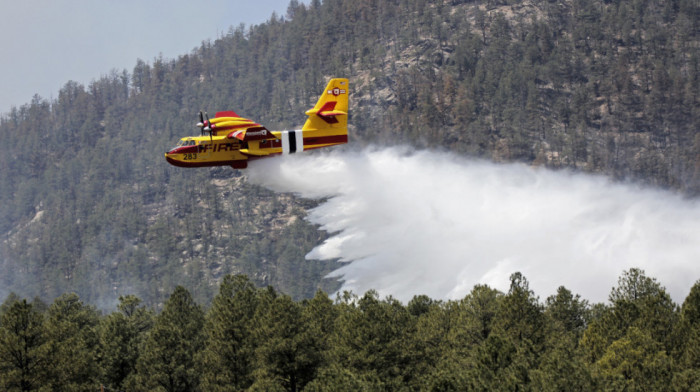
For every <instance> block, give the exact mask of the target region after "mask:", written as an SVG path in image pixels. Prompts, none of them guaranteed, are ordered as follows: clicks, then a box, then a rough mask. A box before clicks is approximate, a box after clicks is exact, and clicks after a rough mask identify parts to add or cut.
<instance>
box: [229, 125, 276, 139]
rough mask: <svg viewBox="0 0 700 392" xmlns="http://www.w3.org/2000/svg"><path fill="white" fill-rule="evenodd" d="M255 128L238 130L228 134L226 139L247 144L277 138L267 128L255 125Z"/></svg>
mask: <svg viewBox="0 0 700 392" xmlns="http://www.w3.org/2000/svg"><path fill="white" fill-rule="evenodd" d="M256 125H257V126H252V127H249V128H246V129H239V130H236V131H233V132H231V133H229V134H228V135H227V136H226V137H228V138H229V139H233V138H236V139H238V140H241V141H244V142H249V141H253V140H266V139H277V136H275V135H273V134H272V132H270V131H269V130H268V129H267V128H265V127H263V126H261V125H260V124H256Z"/></svg>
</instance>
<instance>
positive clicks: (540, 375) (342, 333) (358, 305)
mask: <svg viewBox="0 0 700 392" xmlns="http://www.w3.org/2000/svg"><path fill="white" fill-rule="evenodd" d="M698 293H700V283H698V284H696V285H695V286H694V287H693V288H692V290H691V292H690V294H689V295H688V297H687V298H686V300H685V302H684V303H683V306H682V307H678V306H675V305H674V304H673V303H672V302H671V303H670V307H668V308H667V307H666V304H665V302H664V301H665V298H666V296H667V294H666V293H665V291H664V290H663V288H662V287H661V286H660V284H659V283H657V282H656V281H655V280H654V279H653V278H649V277H647V276H645V275H644V273H643V271H641V270H637V269H631V270H628V271H625V272H624V273H623V274H622V276H621V277H620V279H619V281H618V286H617V287H615V288H613V290H612V291H611V295H610V303H609V304H606V305H605V307H603V308H601V307H600V306H598V305H596V306H589V305H588V302H587V301H585V300H582V299H581V298H580V297H579V296H578V295H575V294H573V293H571V292H570V291H569V290H567V289H566V288H564V287H560V288H559V289H558V290H557V292H556V294H553V295H552V296H550V297H548V298H547V300H546V301H545V303H544V304H542V303H540V302H539V300H538V298H537V297H536V296H534V294H533V293H532V291H531V290H530V289H529V284H528V281H527V279H526V278H525V277H524V276H523V275H522V274H520V273H515V274H513V275H512V276H511V287H510V289H509V290H508V293H506V294H503V293H500V292H499V291H497V290H494V289H491V288H489V287H488V286H485V285H477V286H475V287H474V289H473V290H472V291H471V292H470V293H469V294H468V295H467V296H465V297H464V298H463V299H461V300H453V301H436V300H433V299H431V298H429V297H427V296H416V297H414V298H413V299H412V300H411V301H409V302H408V303H407V304H405V305H404V304H402V303H401V302H399V301H397V300H395V299H393V298H391V297H387V298H384V299H380V298H379V296H378V294H377V293H376V292H374V291H369V292H367V293H365V294H364V295H363V296H361V297H357V296H355V295H354V294H352V293H347V292H346V293H344V294H342V295H339V296H338V298H337V299H336V301H335V302H334V301H332V300H331V299H330V298H328V296H327V295H326V294H325V293H323V292H321V291H319V292H317V293H316V295H315V296H314V297H313V298H311V299H306V300H303V301H294V300H292V299H291V297H289V296H288V295H284V294H280V293H278V292H277V291H275V290H274V289H273V288H272V287H267V288H256V287H255V285H254V284H253V283H252V281H251V280H250V279H248V278H247V277H246V276H244V275H227V276H225V277H224V278H223V282H222V284H221V286H220V288H219V293H218V294H217V295H216V296H215V297H214V300H213V302H212V306H211V307H210V308H209V309H208V310H206V311H204V310H203V309H202V308H201V307H200V306H199V305H198V304H196V303H195V302H194V301H193V298H192V296H191V295H190V293H189V292H188V291H187V290H186V289H184V288H182V287H176V288H175V290H174V291H173V292H172V294H171V295H170V296H169V298H168V300H167V302H166V303H165V306H164V308H163V310H162V311H161V312H160V313H159V314H157V315H154V314H153V312H152V311H151V310H149V309H147V308H145V307H143V306H142V305H141V300H140V299H139V298H137V297H134V296H126V297H121V298H120V303H119V304H118V305H117V309H116V311H115V312H113V313H110V314H107V315H106V316H101V315H99V314H98V313H96V312H95V311H94V309H93V308H92V307H90V306H86V305H84V304H82V302H81V301H80V300H79V298H78V297H77V296H76V295H75V294H66V295H63V296H61V297H59V298H58V299H56V300H55V301H54V302H53V303H52V304H51V305H50V306H49V307H48V309H46V310H41V309H43V307H42V306H40V305H39V304H35V303H28V302H27V301H26V300H24V299H21V298H20V297H18V296H17V295H14V294H11V295H10V296H8V298H7V299H6V301H5V302H4V303H3V304H2V306H0V313H1V314H0V383H1V384H0V386H2V388H3V390H8V391H15V390H17V391H33V390H52V391H53V390H57V391H60V390H71V391H73V390H76V391H80V390H85V391H88V390H96V389H99V387H100V386H104V387H105V388H106V390H129V391H132V390H133V391H145V390H158V391H199V390H202V391H240V390H251V391H263V390H264V391H302V390H305V391H307V390H308V391H350V390H353V391H354V390H366V391H386V390H401V391H404V390H410V391H413V390H416V391H417V390H431V391H452V390H466V391H477V390H478V391H482V390H489V391H490V390H499V391H500V390H504V391H506V390H507V391H513V390H538V391H539V390H541V391H561V390H570V391H590V390H630V391H667V390H675V391H696V390H698V386H699V385H700V384H699V381H700V373H698V370H697V369H698V361H699V359H698V358H700V355H698V353H700V350H699V349H698V347H700V344H698V343H699V342H700V339H699V338H698V337H699V336H700V333H698V331H699V330H700V318H699V317H698V314H700V312H698V309H700V305H699V304H700V302H698V298H700V296H699V295H698ZM630 304H633V305H635V306H636V308H634V311H630V306H631V305H630ZM660 316H662V317H668V318H669V325H670V329H659V327H658V326H659V324H658V322H655V321H653V320H655V319H656V318H657V317H660ZM621 328H622V329H621Z"/></svg>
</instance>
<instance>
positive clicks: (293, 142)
mask: <svg viewBox="0 0 700 392" xmlns="http://www.w3.org/2000/svg"><path fill="white" fill-rule="evenodd" d="M287 135H289V153H290V154H294V153H295V152H297V136H296V131H289V133H288V134H287Z"/></svg>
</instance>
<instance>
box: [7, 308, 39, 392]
mask: <svg viewBox="0 0 700 392" xmlns="http://www.w3.org/2000/svg"><path fill="white" fill-rule="evenodd" d="M0 313H1V316H0V388H1V389H3V390H7V391H34V390H38V389H39V388H40V387H41V386H42V385H44V384H45V382H46V381H47V372H46V370H47V368H48V367H49V364H50V363H51V362H50V360H49V352H48V344H47V336H46V332H45V330H44V316H43V315H42V314H40V313H39V312H37V311H36V309H35V307H34V306H33V305H32V304H31V303H28V302H27V301H26V300H19V299H17V298H16V297H13V296H12V295H11V296H9V297H8V299H7V300H6V301H5V302H4V303H3V305H2V311H1V312H0Z"/></svg>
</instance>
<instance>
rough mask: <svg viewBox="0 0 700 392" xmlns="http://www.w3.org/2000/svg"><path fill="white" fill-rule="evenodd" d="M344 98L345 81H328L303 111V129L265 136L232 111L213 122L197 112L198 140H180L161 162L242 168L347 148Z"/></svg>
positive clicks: (346, 92) (261, 128)
mask: <svg viewBox="0 0 700 392" xmlns="http://www.w3.org/2000/svg"><path fill="white" fill-rule="evenodd" d="M349 94H350V90H349V88H348V80H347V79H331V80H330V82H328V85H327V86H326V89H325V90H323V93H322V94H321V97H320V98H319V99H318V102H316V106H314V107H313V108H312V109H310V110H308V111H307V112H306V115H307V116H309V118H308V119H307V120H306V123H305V124H304V126H303V127H302V128H301V129H300V130H295V131H270V130H268V129H267V128H265V127H264V126H262V125H260V124H258V123H256V122H254V121H252V120H249V119H247V118H243V117H240V116H239V115H237V114H236V113H235V112H233V111H225V112H218V113H216V116H214V118H213V119H209V116H208V115H207V116H206V119H205V118H204V117H205V116H204V115H203V114H202V112H199V123H198V124H197V126H198V127H199V128H201V136H190V137H184V138H182V139H180V142H179V143H178V145H177V146H176V147H175V148H173V149H172V150H170V151H168V152H166V153H165V159H166V160H167V161H168V162H169V163H170V164H172V165H175V166H179V167H205V166H231V167H233V168H234V169H245V168H246V167H248V161H249V160H254V159H260V158H265V157H270V156H275V155H280V154H293V153H295V152H299V151H303V150H311V149H316V148H321V147H328V146H334V145H336V144H343V143H347V142H348V95H349ZM205 133H208V134H209V136H205Z"/></svg>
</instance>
